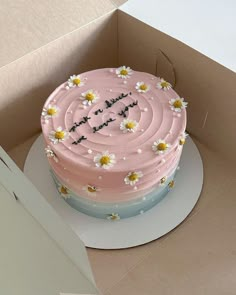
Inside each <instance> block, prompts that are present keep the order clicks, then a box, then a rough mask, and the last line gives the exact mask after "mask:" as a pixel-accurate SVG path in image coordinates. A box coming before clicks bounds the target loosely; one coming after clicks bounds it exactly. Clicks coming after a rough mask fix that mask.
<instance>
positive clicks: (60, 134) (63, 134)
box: [49, 127, 69, 144]
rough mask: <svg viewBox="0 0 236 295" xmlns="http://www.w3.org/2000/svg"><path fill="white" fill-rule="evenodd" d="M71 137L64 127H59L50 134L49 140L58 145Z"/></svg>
mask: <svg viewBox="0 0 236 295" xmlns="http://www.w3.org/2000/svg"><path fill="white" fill-rule="evenodd" d="M68 136H69V133H68V132H67V131H66V130H63V129H62V127H58V128H57V129H56V130H52V131H51V132H50V134H49V139H50V140H51V141H52V142H53V143H54V144H57V143H59V142H62V141H64V140H65V139H67V137H68Z"/></svg>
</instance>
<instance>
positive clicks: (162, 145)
mask: <svg viewBox="0 0 236 295" xmlns="http://www.w3.org/2000/svg"><path fill="white" fill-rule="evenodd" d="M170 147H171V145H170V144H169V143H167V142H165V140H163V139H159V140H157V141H155V142H154V143H153V145H152V150H153V151H154V152H155V153H156V154H158V155H161V154H164V153H166V152H167V151H168V150H169V148H170Z"/></svg>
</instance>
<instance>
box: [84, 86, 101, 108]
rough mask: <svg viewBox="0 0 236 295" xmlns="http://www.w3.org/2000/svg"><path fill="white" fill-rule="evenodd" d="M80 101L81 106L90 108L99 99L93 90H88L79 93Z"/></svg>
mask: <svg viewBox="0 0 236 295" xmlns="http://www.w3.org/2000/svg"><path fill="white" fill-rule="evenodd" d="M80 99H82V100H83V105H89V106H91V105H92V103H95V102H96V101H97V100H98V99H99V96H98V94H97V93H96V92H95V91H93V89H90V90H88V91H86V92H83V93H81V97H80Z"/></svg>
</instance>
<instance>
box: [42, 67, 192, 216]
mask: <svg viewBox="0 0 236 295" xmlns="http://www.w3.org/2000/svg"><path fill="white" fill-rule="evenodd" d="M186 106H187V103H186V102H185V101H184V99H182V98H180V97H179V96H178V94H177V93H176V92H175V91H174V90H173V89H172V87H171V85H170V83H168V82H166V81H165V80H164V79H160V78H157V77H155V76H153V75H151V74H148V73H143V72H137V71H133V70H131V69H130V68H129V67H125V66H123V67H120V68H118V69H114V68H111V69H107V68H106V69H98V70H94V71H89V72H86V73H82V74H80V75H73V76H71V77H70V78H69V80H68V81H67V82H65V83H63V84H62V85H60V86H59V87H58V88H57V89H56V90H55V91H54V92H53V93H52V94H51V95H50V96H49V98H48V99H47V101H46V103H45V105H44V109H43V112H42V116H41V124H42V131H43V136H44V140H45V143H46V146H47V147H46V154H47V156H48V159H49V163H50V166H51V169H52V171H53V174H54V175H55V177H56V178H57V179H58V180H59V181H60V183H62V186H61V189H60V192H61V193H62V195H63V194H64V196H65V195H67V194H69V192H70V191H71V192H73V193H74V194H75V195H78V196H79V197H80V198H82V199H83V198H84V199H86V200H92V201H96V202H98V203H99V202H102V203H110V204H120V203H121V202H127V201H132V200H136V199H139V198H141V197H143V196H145V195H147V194H149V193H150V192H152V191H153V190H155V189H156V188H157V187H159V186H163V185H169V188H172V187H173V184H174V182H173V180H172V181H171V182H169V183H166V180H167V179H168V178H169V177H170V176H171V175H174V173H175V170H176V168H177V166H178V163H179V160H180V156H181V153H182V148H183V144H184V142H185V137H186V134H185V128H186V109H185V108H186ZM111 213H112V212H111Z"/></svg>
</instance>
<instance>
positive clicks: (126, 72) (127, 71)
mask: <svg viewBox="0 0 236 295" xmlns="http://www.w3.org/2000/svg"><path fill="white" fill-rule="evenodd" d="M116 74H117V76H118V77H119V78H122V79H127V78H130V76H131V75H132V74H133V71H132V70H131V68H130V67H126V66H122V67H119V68H118V69H116Z"/></svg>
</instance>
